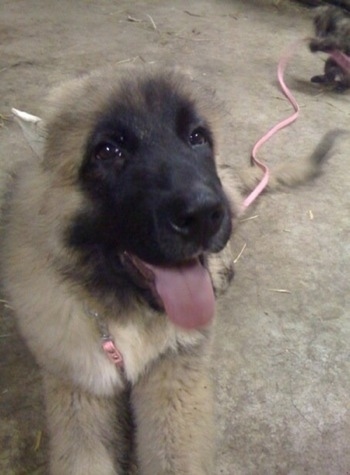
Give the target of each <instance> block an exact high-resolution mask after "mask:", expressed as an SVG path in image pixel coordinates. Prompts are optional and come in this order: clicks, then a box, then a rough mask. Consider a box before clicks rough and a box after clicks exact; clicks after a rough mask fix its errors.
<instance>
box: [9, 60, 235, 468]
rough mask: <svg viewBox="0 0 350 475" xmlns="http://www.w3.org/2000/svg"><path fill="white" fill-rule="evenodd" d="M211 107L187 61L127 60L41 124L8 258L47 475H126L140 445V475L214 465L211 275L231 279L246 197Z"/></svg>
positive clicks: (54, 107) (15, 210) (74, 92)
mask: <svg viewBox="0 0 350 475" xmlns="http://www.w3.org/2000/svg"><path fill="white" fill-rule="evenodd" d="M210 114H211V112H210V108H208V96H207V95H206V94H204V95H203V97H202V96H201V92H200V91H199V90H198V88H197V87H194V86H193V84H192V83H191V81H190V80H189V79H187V78H186V77H184V76H182V75H180V74H179V73H177V72H172V71H171V72H170V71H168V72H162V73H160V72H159V71H153V70H152V71H147V70H142V71H139V70H138V69H131V70H118V71H114V70H109V71H105V72H104V73H103V74H100V73H96V74H92V75H90V76H87V77H83V78H80V79H78V80H73V81H72V82H69V83H68V84H65V85H64V86H63V87H62V88H59V89H58V90H56V91H55V92H54V93H53V95H52V96H51V98H50V99H49V101H48V103H47V104H46V106H45V109H44V115H43V119H42V120H40V119H38V118H36V120H34V122H35V127H36V129H37V137H36V141H34V145H35V146H34V149H35V150H36V152H37V154H38V155H37V157H35V158H34V159H31V160H25V161H23V163H22V164H21V165H20V166H19V167H18V168H17V170H16V172H15V173H14V176H13V180H12V183H11V185H10V187H9V193H8V195H7V199H6V203H5V207H4V208H5V212H4V214H5V216H4V218H3V221H4V222H3V227H4V228H3V241H2V256H1V260H2V276H3V281H4V286H5V289H6V293H7V296H8V299H9V301H10V302H11V305H13V307H14V311H15V314H16V317H17V320H18V324H19V328H20V331H21V333H22V335H23V337H24V339H25V340H26V342H27V344H28V346H29V348H30V349H31V351H32V352H33V354H34V355H35V357H36V360H37V362H38V364H39V365H40V367H41V369H42V375H43V380H44V386H45V394H46V407H47V419H48V426H49V431H50V447H51V455H50V473H51V474H52V475H73V474H74V475H77V474H84V475H89V474H91V475H96V474H98V475H112V474H113V475H116V474H124V473H127V471H128V470H129V468H130V453H131V452H132V447H134V448H135V452H136V458H137V463H138V466H139V471H140V473H141V474H143V475H148V474H149V475H161V474H162V475H165V474H167V475H171V474H174V475H175V474H176V475H179V474H188V475H190V474H192V475H201V474H203V475H204V474H207V475H209V474H212V473H213V472H214V457H213V454H214V436H213V416H212V394H211V393H212V391H211V383H210V378H209V377H208V374H207V373H208V370H207V363H208V356H209V354H210V344H211V332H212V330H211V328H212V321H213V317H214V286H215V279H216V281H217V283H218V285H217V287H218V290H220V288H221V287H222V286H223V285H226V281H228V280H230V278H231V277H232V267H231V263H230V262H229V261H226V260H225V259H224V258H223V257H222V256H223V255H222V254H221V256H219V257H218V259H217V260H216V259H215V254H216V253H220V251H223V249H224V248H225V246H226V245H227V243H228V240H229V238H230V235H231V230H232V220H233V219H234V217H235V216H236V215H237V205H238V203H235V202H232V203H230V201H229V198H228V196H227V194H226V193H225V190H224V188H223V185H222V183H221V181H220V178H219V176H218V171H217V165H216V163H215V139H214V134H213V124H212V121H211V118H210V117H211V115H210ZM22 118H23V117H22ZM233 193H234V192H233ZM212 255H213V256H214V257H210V256H212ZM209 259H211V261H212V263H211V264H209ZM210 266H212V271H211V269H210ZM219 287H220V288H219Z"/></svg>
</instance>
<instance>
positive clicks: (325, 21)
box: [309, 6, 350, 92]
mask: <svg viewBox="0 0 350 475" xmlns="http://www.w3.org/2000/svg"><path fill="white" fill-rule="evenodd" d="M314 28H315V37H314V38H312V39H311V40H310V42H309V46H310V50H311V51H312V52H313V53H316V52H318V51H321V52H324V53H332V52H334V51H341V52H342V53H344V54H346V55H348V56H349V55H350V16H349V15H348V14H347V13H346V12H344V11H343V10H341V9H340V8H337V7H334V6H323V7H320V8H318V9H317V10H316V14H315V17H314ZM311 81H312V82H314V83H318V84H324V85H327V86H333V87H334V89H335V90H336V91H338V92H343V91H344V90H346V89H348V88H349V87H350V72H349V71H347V70H346V69H344V68H342V67H340V66H339V65H338V63H337V62H336V61H335V59H333V57H329V58H328V59H327V60H326V62H325V66H324V74H323V75H317V76H313V77H312V78H311Z"/></svg>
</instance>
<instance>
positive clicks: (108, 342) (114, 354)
mask: <svg viewBox="0 0 350 475" xmlns="http://www.w3.org/2000/svg"><path fill="white" fill-rule="evenodd" d="M85 312H86V313H87V314H88V315H89V317H92V318H93V319H94V320H95V322H96V325H97V328H98V330H99V333H100V336H101V341H102V343H101V346H102V349H103V351H104V352H105V354H106V355H107V358H108V359H109V361H111V363H113V364H115V365H116V367H117V368H119V369H120V370H122V371H124V359H123V355H122V353H121V352H120V350H119V349H118V348H117V346H116V344H115V343H114V339H113V337H112V336H111V334H110V333H109V330H108V326H107V323H106V321H105V320H104V319H103V318H102V317H101V316H100V315H99V314H98V313H97V312H93V311H92V310H90V309H89V308H87V307H86V308H85Z"/></svg>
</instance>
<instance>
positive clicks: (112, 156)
mask: <svg viewBox="0 0 350 475" xmlns="http://www.w3.org/2000/svg"><path fill="white" fill-rule="evenodd" d="M123 156H124V153H123V151H122V150H121V147H120V146H119V145H116V144H113V143H111V142H103V143H101V144H100V145H98V147H97V148H96V150H95V158H96V159H97V160H102V161H107V160H108V161H111V160H116V159H117V160H120V159H122V158H123Z"/></svg>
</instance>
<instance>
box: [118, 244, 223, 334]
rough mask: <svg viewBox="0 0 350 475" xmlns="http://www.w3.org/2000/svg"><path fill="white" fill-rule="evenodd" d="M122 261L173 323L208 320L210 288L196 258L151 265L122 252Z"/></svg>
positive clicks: (212, 301)
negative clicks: (175, 263) (181, 261)
mask: <svg viewBox="0 0 350 475" xmlns="http://www.w3.org/2000/svg"><path fill="white" fill-rule="evenodd" d="M122 261H123V264H124V266H125V267H126V269H127V270H128V272H129V273H130V274H131V276H132V278H133V279H134V280H135V282H136V283H137V284H138V285H139V286H141V287H144V288H145V287H147V288H148V289H149V290H150V291H151V292H152V295H153V297H154V298H155V300H156V301H157V304H158V305H159V306H160V307H161V308H164V310H165V312H166V313H167V315H168V317H169V319H170V320H171V321H172V322H173V323H174V324H175V325H178V326H180V327H182V328H185V329H188V330H190V329H195V328H200V327H204V326H206V325H208V324H209V323H210V322H211V321H212V319H213V316H214V309H215V298H214V290H213V286H212V283H211V279H210V276H209V272H208V271H207V269H206V268H205V267H204V265H203V264H202V263H201V261H200V259H199V258H193V259H191V260H189V261H186V262H185V263H181V264H178V265H174V266H155V265H153V264H148V263H146V262H144V261H142V260H141V259H139V258H138V257H137V256H135V255H133V254H130V253H127V252H124V253H123V255H122Z"/></svg>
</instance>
